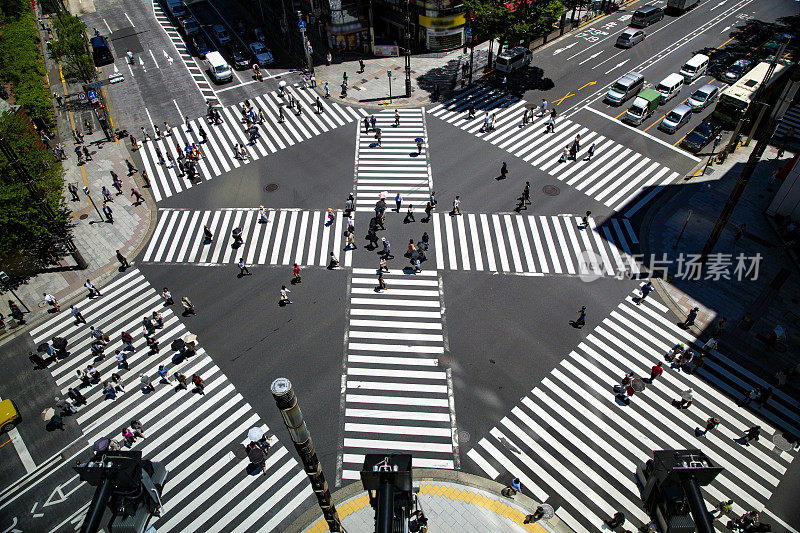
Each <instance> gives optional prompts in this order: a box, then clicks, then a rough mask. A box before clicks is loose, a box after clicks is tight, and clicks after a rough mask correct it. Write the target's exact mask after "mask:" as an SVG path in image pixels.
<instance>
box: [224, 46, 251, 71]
mask: <svg viewBox="0 0 800 533" xmlns="http://www.w3.org/2000/svg"><path fill="white" fill-rule="evenodd" d="M228 57H229V58H230V60H231V63H232V64H233V68H235V69H236V70H245V69H248V68H250V67H251V65H252V61H251V59H250V54H248V53H247V52H245V51H244V50H242V48H241V47H240V46H233V47H230V48H229V50H228Z"/></svg>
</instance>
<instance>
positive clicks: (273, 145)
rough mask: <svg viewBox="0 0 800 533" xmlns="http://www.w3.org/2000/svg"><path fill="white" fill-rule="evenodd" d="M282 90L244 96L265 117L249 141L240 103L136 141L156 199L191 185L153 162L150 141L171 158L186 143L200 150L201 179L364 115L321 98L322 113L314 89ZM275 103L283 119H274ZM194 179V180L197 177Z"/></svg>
mask: <svg viewBox="0 0 800 533" xmlns="http://www.w3.org/2000/svg"><path fill="white" fill-rule="evenodd" d="M285 91H286V95H284V96H282V95H281V94H280V93H279V92H278V91H272V92H269V93H266V94H264V95H261V96H256V97H253V98H251V99H250V100H249V101H250V103H251V104H252V106H253V108H254V110H255V113H258V110H262V111H263V112H264V114H265V115H266V117H267V118H266V120H264V121H263V122H261V123H260V124H257V128H258V131H259V133H260V134H261V137H260V138H259V139H257V140H256V142H255V143H253V144H249V137H248V135H247V132H246V129H247V127H248V126H247V124H245V123H244V122H243V119H242V113H241V106H242V104H241V103H240V104H236V105H233V106H230V107H224V108H221V109H220V118H221V119H222V124H220V125H212V124H211V123H209V122H208V120H207V119H206V118H197V119H195V120H190V121H189V124H190V125H191V130H189V129H188V128H187V127H186V124H181V125H180V126H176V127H172V128H170V130H169V135H165V136H164V137H163V138H161V139H153V140H150V141H148V142H144V143H141V148H140V149H139V150H138V151H137V153H138V154H139V156H140V157H141V160H142V166H143V168H144V170H145V171H147V174H148V176H150V182H151V184H152V191H153V196H154V197H155V199H156V201H160V200H162V199H164V198H169V197H170V196H172V195H174V194H177V193H179V192H181V191H184V190H187V189H189V188H191V187H192V186H193V184H192V182H190V181H189V179H188V178H187V177H186V175H183V176H181V175H180V174H181V172H180V170H179V169H178V167H177V165H172V167H170V166H169V165H170V162H169V161H165V162H164V163H160V162H159V158H158V155H157V153H156V146H158V148H159V149H160V150H161V153H162V154H163V156H164V157H165V158H166V156H167V153H171V154H172V155H173V157H177V155H178V153H179V152H180V151H183V150H184V149H185V148H186V146H187V145H190V144H193V143H196V144H197V145H198V146H199V148H200V151H201V153H202V155H203V156H202V157H201V159H200V161H199V164H198V168H199V170H198V176H199V178H200V179H201V180H210V179H212V178H214V177H217V176H220V175H222V174H224V173H226V172H230V171H231V170H232V169H236V168H239V167H240V166H242V165H244V164H246V163H247V162H249V161H255V160H258V159H261V158H262V157H266V156H268V155H270V154H273V153H275V152H277V151H279V150H283V149H285V148H287V147H290V146H293V145H295V144H297V143H301V142H303V141H305V140H308V139H311V138H312V137H315V136H317V135H321V134H323V133H325V132H328V131H331V130H333V129H336V128H338V127H340V126H344V125H345V124H350V123H353V122H357V121H358V120H359V118H360V117H362V116H363V115H365V114H366V111H364V110H363V109H354V108H351V107H347V106H342V105H339V104H338V103H336V102H330V101H327V100H325V101H322V108H323V112H322V113H317V112H316V111H315V109H316V107H315V106H316V102H317V100H321V99H318V97H317V95H316V93H314V92H311V91H309V90H302V89H297V88H294V87H289V86H287V87H286V88H285ZM289 95H291V97H292V98H294V99H295V100H296V101H297V102H299V105H300V106H301V107H302V111H303V112H302V114H301V115H299V116H298V115H297V114H296V112H295V111H294V110H292V109H289V107H288V105H287V104H288V98H289ZM281 106H283V116H284V118H285V120H284V122H282V123H279V122H278V116H279V108H280V107H281ZM295 109H296V108H295ZM200 128H202V129H203V130H204V131H205V132H206V135H207V138H206V142H202V140H203V139H202V137H201V135H200ZM235 144H240V145H243V146H244V147H245V149H246V150H247V153H248V156H249V157H248V159H246V160H243V159H241V158H238V157H237V156H236V154H235V152H234V145H235ZM195 180H196V181H197V178H196V179H195Z"/></svg>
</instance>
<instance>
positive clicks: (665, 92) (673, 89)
mask: <svg viewBox="0 0 800 533" xmlns="http://www.w3.org/2000/svg"><path fill="white" fill-rule="evenodd" d="M681 87H683V76H681V75H680V74H670V75H669V76H667V77H666V78H664V79H663V80H661V83H659V84H658V85H656V91H658V92H660V93H661V103H662V104H666V103H667V102H669V101H670V100H672V99H673V98H674V97H676V96H678V93H679V92H681Z"/></svg>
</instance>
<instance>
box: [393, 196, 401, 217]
mask: <svg viewBox="0 0 800 533" xmlns="http://www.w3.org/2000/svg"><path fill="white" fill-rule="evenodd" d="M394 203H395V204H396V205H397V209H395V211H397V212H398V213H399V212H400V206H401V205H403V197H402V196H401V195H400V193H397V194H396V195H395V197H394Z"/></svg>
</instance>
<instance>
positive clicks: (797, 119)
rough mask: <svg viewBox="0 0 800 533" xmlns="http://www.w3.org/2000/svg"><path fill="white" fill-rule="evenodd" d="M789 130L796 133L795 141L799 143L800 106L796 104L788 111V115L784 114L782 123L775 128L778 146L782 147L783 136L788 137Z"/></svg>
mask: <svg viewBox="0 0 800 533" xmlns="http://www.w3.org/2000/svg"><path fill="white" fill-rule="evenodd" d="M789 130H792V131H794V140H795V142H797V138H798V133H800V104H795V105H793V106H791V107H790V108H789V109H787V110H786V113H784V114H783V117H781V121H780V122H778V126H777V128H775V135H774V137H775V140H776V141H777V142H776V143H775V144H776V145H778V146H780V145H781V143H782V142H783V136H784V135H786V134H787V133H788V132H789ZM787 148H788V147H787Z"/></svg>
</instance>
